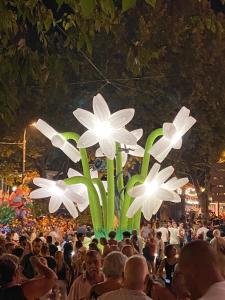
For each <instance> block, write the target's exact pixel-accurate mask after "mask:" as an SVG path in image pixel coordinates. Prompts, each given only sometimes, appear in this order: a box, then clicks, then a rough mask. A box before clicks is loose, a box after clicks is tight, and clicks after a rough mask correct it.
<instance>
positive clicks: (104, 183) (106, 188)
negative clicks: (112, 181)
mask: <svg viewBox="0 0 225 300" xmlns="http://www.w3.org/2000/svg"><path fill="white" fill-rule="evenodd" d="M102 183H103V185H104V188H105V191H106V192H107V191H108V182H107V181H105V180H102Z"/></svg>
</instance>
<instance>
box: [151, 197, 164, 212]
mask: <svg viewBox="0 0 225 300" xmlns="http://www.w3.org/2000/svg"><path fill="white" fill-rule="evenodd" d="M162 203H163V201H162V200H155V203H154V208H153V210H152V214H153V215H155V214H157V212H158V210H159V209H160V207H161V205H162Z"/></svg>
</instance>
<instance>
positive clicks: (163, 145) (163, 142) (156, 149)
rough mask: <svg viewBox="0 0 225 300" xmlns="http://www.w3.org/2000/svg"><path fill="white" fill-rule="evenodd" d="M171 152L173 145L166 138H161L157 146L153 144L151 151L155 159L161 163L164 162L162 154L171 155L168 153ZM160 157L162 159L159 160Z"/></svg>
mask: <svg viewBox="0 0 225 300" xmlns="http://www.w3.org/2000/svg"><path fill="white" fill-rule="evenodd" d="M168 149H169V151H170V150H171V144H170V140H168V139H167V138H165V137H164V136H163V137H162V138H160V139H159V140H158V141H157V142H156V143H155V144H153V146H152V147H151V149H150V154H151V155H152V156H153V157H155V159H157V160H158V161H159V162H162V160H163V159H162V157H161V155H162V153H165V152H167V153H169V152H168ZM159 157H161V159H160V160H159Z"/></svg>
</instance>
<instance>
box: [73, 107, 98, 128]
mask: <svg viewBox="0 0 225 300" xmlns="http://www.w3.org/2000/svg"><path fill="white" fill-rule="evenodd" d="M73 114H74V116H75V118H76V119H77V120H78V121H79V122H80V123H81V124H82V125H84V126H85V127H86V128H88V129H93V128H95V125H96V122H97V121H98V120H97V118H96V116H95V115H94V114H92V113H91V112H89V111H87V110H85V109H82V108H78V109H76V110H75V111H74V112H73Z"/></svg>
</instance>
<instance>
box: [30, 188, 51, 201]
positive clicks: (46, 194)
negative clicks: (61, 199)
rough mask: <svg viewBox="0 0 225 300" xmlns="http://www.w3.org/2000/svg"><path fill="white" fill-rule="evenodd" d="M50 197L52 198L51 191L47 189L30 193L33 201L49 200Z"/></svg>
mask: <svg viewBox="0 0 225 300" xmlns="http://www.w3.org/2000/svg"><path fill="white" fill-rule="evenodd" d="M50 196H51V192H50V190H49V189H46V188H40V189H37V190H34V191H32V192H31V193H30V198H31V199H40V198H47V197H50Z"/></svg>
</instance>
